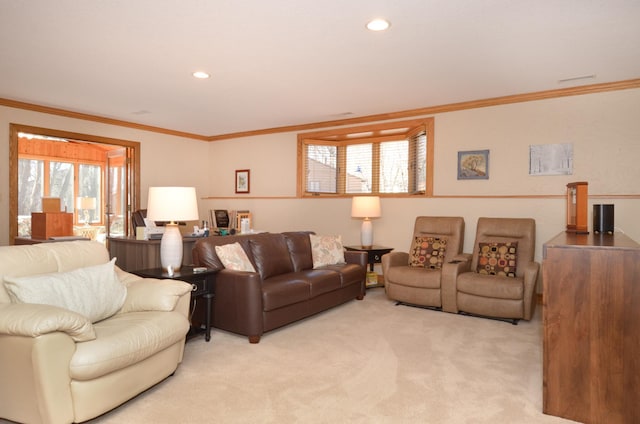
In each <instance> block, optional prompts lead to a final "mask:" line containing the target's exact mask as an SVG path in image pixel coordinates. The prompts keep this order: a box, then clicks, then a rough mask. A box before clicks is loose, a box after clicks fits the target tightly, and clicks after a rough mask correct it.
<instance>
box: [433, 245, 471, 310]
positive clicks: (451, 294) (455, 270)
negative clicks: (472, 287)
mask: <svg viewBox="0 0 640 424" xmlns="http://www.w3.org/2000/svg"><path fill="white" fill-rule="evenodd" d="M472 257H473V255H471V254H470V253H460V254H458V255H456V256H454V257H453V258H452V259H451V260H450V261H449V262H446V263H444V265H443V266H442V273H441V276H440V287H441V290H442V310H443V311H445V312H451V313H454V314H456V313H458V301H457V299H456V297H457V292H458V288H457V284H456V283H457V281H458V275H460V274H462V273H465V272H469V271H471V259H472Z"/></svg>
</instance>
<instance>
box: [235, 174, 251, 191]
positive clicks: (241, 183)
mask: <svg viewBox="0 0 640 424" xmlns="http://www.w3.org/2000/svg"><path fill="white" fill-rule="evenodd" d="M249 174H250V171H249V170H248V169H238V170H236V193H249V183H250V181H249V178H250V176H249Z"/></svg>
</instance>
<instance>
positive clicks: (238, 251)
mask: <svg viewBox="0 0 640 424" xmlns="http://www.w3.org/2000/svg"><path fill="white" fill-rule="evenodd" d="M216 255H218V258H220V262H222V265H224V267H225V268H227V269H231V270H233V271H248V272H256V269H255V268H254V267H253V264H251V261H250V260H249V257H248V256H247V254H246V253H245V251H244V249H243V248H242V246H240V243H238V242H235V243H230V244H223V245H222V246H216Z"/></svg>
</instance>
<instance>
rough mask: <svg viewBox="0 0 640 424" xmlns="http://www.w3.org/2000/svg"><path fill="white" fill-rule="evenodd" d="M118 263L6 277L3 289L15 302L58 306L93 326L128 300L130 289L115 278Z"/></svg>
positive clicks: (112, 262) (111, 262)
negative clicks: (83, 317) (77, 314)
mask: <svg viewBox="0 0 640 424" xmlns="http://www.w3.org/2000/svg"><path fill="white" fill-rule="evenodd" d="M115 261H116V259H115V258H113V259H112V260H111V261H110V262H107V263H104V264H102V265H94V266H89V267H85V268H78V269H74V270H73V271H68V272H54V273H51V274H40V275H31V276H26V277H4V280H5V282H4V285H5V287H6V289H7V292H8V293H9V296H10V297H11V298H12V300H13V301H14V302H22V303H37V304H44V305H52V306H58V307H60V308H64V309H68V310H70V311H73V312H77V313H79V314H80V315H83V316H85V317H87V318H89V320H90V321H91V322H92V323H94V322H97V321H101V320H103V319H105V318H108V317H110V316H112V315H113V314H115V313H116V312H118V310H120V308H121V307H122V305H123V304H124V300H125V298H126V296H127V288H126V287H125V286H124V285H123V284H122V283H121V282H120V280H119V279H118V277H117V275H116V271H115V266H114V265H115Z"/></svg>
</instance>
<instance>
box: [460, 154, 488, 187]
mask: <svg viewBox="0 0 640 424" xmlns="http://www.w3.org/2000/svg"><path fill="white" fill-rule="evenodd" d="M458 179H459V180H488V179H489V150H470V151H465V152H458Z"/></svg>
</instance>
